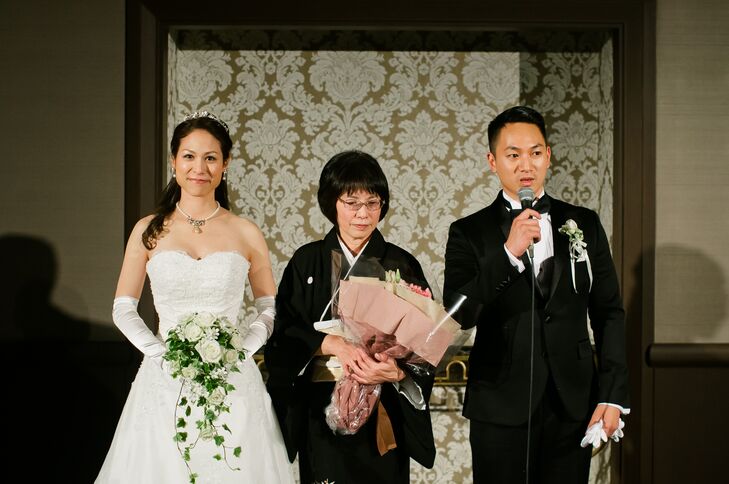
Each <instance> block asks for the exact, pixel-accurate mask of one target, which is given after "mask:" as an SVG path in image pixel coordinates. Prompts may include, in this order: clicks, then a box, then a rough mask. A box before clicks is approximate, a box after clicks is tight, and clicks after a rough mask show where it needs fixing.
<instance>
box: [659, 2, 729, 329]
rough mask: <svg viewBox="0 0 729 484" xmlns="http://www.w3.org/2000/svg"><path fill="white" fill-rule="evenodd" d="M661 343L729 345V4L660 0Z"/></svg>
mask: <svg viewBox="0 0 729 484" xmlns="http://www.w3.org/2000/svg"><path fill="white" fill-rule="evenodd" d="M657 20H658V21H657V139H656V147H657V170H656V171H657V222H656V223H657V226H656V229H657V230H656V234H657V241H656V244H657V257H656V328H655V337H656V341H657V342H724V343H727V342H729V307H728V305H727V296H728V295H729V289H728V288H729V283H728V281H729V250H727V247H728V246H729V215H727V209H726V207H727V206H729V190H728V189H727V185H729V2H726V1H725V0H691V1H689V0H658V2H657Z"/></svg>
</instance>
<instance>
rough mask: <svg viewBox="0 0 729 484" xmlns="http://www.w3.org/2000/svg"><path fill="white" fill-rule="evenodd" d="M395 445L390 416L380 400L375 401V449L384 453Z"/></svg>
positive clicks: (381, 453)
mask: <svg viewBox="0 0 729 484" xmlns="http://www.w3.org/2000/svg"><path fill="white" fill-rule="evenodd" d="M396 447H397V442H395V432H394V431H393V430H392V422H391V421H390V416H389V415H388V414H387V410H385V406H384V405H383V404H382V401H379V402H377V450H378V451H379V452H380V455H385V454H387V453H388V452H389V451H391V450H392V449H395V448H396Z"/></svg>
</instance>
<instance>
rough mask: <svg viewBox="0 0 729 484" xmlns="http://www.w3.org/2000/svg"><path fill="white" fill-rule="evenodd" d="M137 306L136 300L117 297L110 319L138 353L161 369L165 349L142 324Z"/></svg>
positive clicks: (128, 297)
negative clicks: (147, 357)
mask: <svg viewBox="0 0 729 484" xmlns="http://www.w3.org/2000/svg"><path fill="white" fill-rule="evenodd" d="M137 304H139V299H137V298H133V297H131V296H120V297H117V298H116V299H114V308H113V309H112V312H111V315H112V319H113V320H114V324H116V327H117V328H119V329H120V330H121V332H122V333H123V334H124V336H126V337H127V339H128V340H129V341H130V342H131V343H132V344H133V345H134V346H136V347H137V349H138V350H139V351H141V352H142V353H144V354H145V356H149V357H150V358H152V360H153V361H154V362H155V363H157V364H158V365H159V366H160V367H161V366H162V362H163V360H162V355H164V354H165V352H166V351H167V348H166V347H165V345H164V343H162V341H160V339H159V338H157V337H156V336H155V335H154V334H153V333H152V331H150V329H149V328H148V327H147V325H146V324H144V321H143V320H142V318H141V317H140V316H139V313H138V312H137Z"/></svg>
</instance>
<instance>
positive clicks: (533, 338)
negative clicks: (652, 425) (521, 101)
mask: <svg viewBox="0 0 729 484" xmlns="http://www.w3.org/2000/svg"><path fill="white" fill-rule="evenodd" d="M488 140H489V149H490V151H489V153H488V162H489V166H490V168H491V171H493V172H495V173H496V175H497V176H498V177H499V180H500V182H501V187H502V191H501V192H500V193H499V194H498V196H497V197H496V200H494V202H493V203H492V204H491V205H489V206H488V207H486V208H484V209H482V210H480V211H478V212H476V213H475V214H473V215H470V216H468V217H465V218H463V219H461V220H457V221H456V222H454V223H453V224H452V225H451V228H450V233H449V236H448V244H447V247H446V254H445V293H446V297H454V296H456V295H458V294H462V295H465V296H467V299H466V304H465V305H464V307H462V309H461V313H460V322H461V324H462V326H463V327H464V328H468V327H472V326H476V327H477V332H476V338H475V342H474V345H473V348H472V350H471V354H470V361H469V364H470V370H469V371H470V373H469V378H468V387H467V389H466V397H465V403H464V407H463V415H464V416H465V417H467V418H468V419H470V442H471V450H472V454H473V478H474V482H475V483H476V484H479V483H487V482H488V483H499V484H500V483H508V484H513V483H522V482H525V478H526V474H527V472H528V475H529V478H530V479H529V480H530V481H531V482H538V483H555V484H556V483H560V484H569V483H586V482H587V480H588V476H589V468H590V457H591V452H590V448H589V447H588V448H582V447H581V446H580V441H581V440H582V438H583V437H584V435H585V431H586V430H587V428H588V426H589V425H591V424H592V423H595V422H598V421H600V420H602V425H603V428H604V430H605V432H606V434H607V435H608V436H610V435H612V434H613V432H615V429H616V428H617V427H618V423H619V417H620V415H621V413H623V414H627V413H628V412H629V409H628V408H627V407H628V374H627V368H626V364H625V337H624V319H625V318H624V311H623V306H622V302H621V298H620V289H619V287H618V279H617V276H616V273H615V267H614V264H613V260H612V257H611V255H610V248H609V246H608V240H607V237H606V235H605V231H604V230H603V228H602V225H601V224H600V220H599V218H598V216H597V214H596V213H595V212H593V211H591V210H588V209H586V208H582V207H577V206H574V205H570V204H568V203H565V202H562V201H560V200H557V199H554V198H551V197H549V196H548V195H546V194H545V193H544V179H545V177H546V174H547V169H548V168H549V164H550V157H551V150H550V148H549V146H548V145H547V140H546V129H545V126H544V119H543V118H542V116H541V114H539V113H538V112H537V111H535V110H533V109H531V108H528V107H522V106H517V107H513V108H511V109H508V110H506V111H504V112H502V113H501V114H499V115H498V116H497V117H496V118H494V120H493V121H492V122H491V123H490V124H489V127H488ZM524 187H528V188H530V189H531V190H532V191H533V194H534V198H536V200H537V201H536V203H535V204H534V206H533V208H527V209H525V210H523V211H522V210H521V207H522V205H521V203H520V199H519V193H520V190H523V188H524ZM527 192H528V190H527ZM522 198H525V196H524V193H523V191H522ZM568 221H570V222H569V223H568ZM575 225H576V227H575ZM563 226H565V227H567V226H569V227H570V228H571V229H572V230H569V231H567V232H568V233H562V232H561V231H560V228H561V227H563ZM579 231H581V232H582V234H583V236H584V239H583V240H584V242H585V243H586V246H582V245H580V244H579V240H578V238H577V237H578V235H579V234H578V232H579ZM570 234H572V235H570ZM571 241H573V243H571ZM530 246H532V248H531V249H530ZM532 251H533V257H530V255H529V253H530V252H532ZM571 254H572V256H571ZM532 301H533V310H532ZM588 314H589V320H590V325H591V327H592V330H593V334H594V338H595V345H596V350H597V359H595V358H594V355H593V349H592V345H591V343H590V339H589V334H588V329H587V316H588ZM527 445H528V447H529V460H528V471H527V458H526V456H527Z"/></svg>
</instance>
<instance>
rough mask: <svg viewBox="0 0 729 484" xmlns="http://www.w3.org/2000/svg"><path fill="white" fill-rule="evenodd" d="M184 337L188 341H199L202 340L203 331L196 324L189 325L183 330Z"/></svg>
mask: <svg viewBox="0 0 729 484" xmlns="http://www.w3.org/2000/svg"><path fill="white" fill-rule="evenodd" d="M182 335H183V336H184V337H185V339H186V340H188V341H197V340H199V339H200V338H202V335H203V329H202V328H201V327H200V326H198V325H197V324H195V323H188V324H187V326H185V328H184V329H183V330H182Z"/></svg>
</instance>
